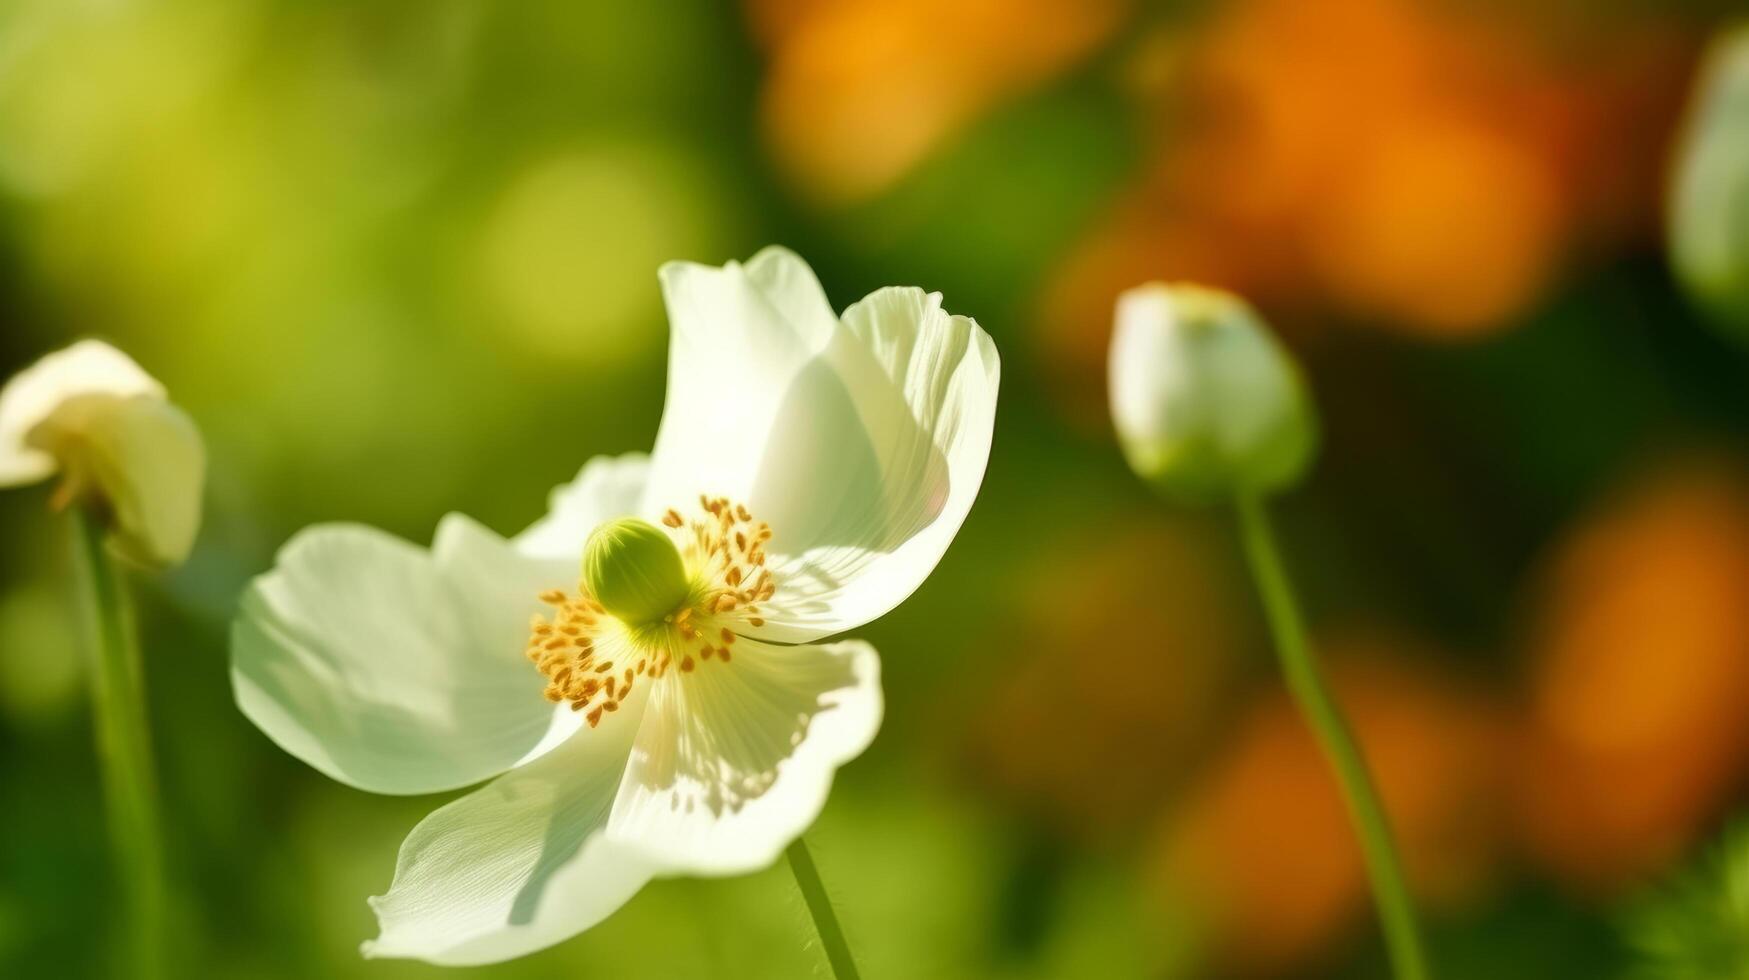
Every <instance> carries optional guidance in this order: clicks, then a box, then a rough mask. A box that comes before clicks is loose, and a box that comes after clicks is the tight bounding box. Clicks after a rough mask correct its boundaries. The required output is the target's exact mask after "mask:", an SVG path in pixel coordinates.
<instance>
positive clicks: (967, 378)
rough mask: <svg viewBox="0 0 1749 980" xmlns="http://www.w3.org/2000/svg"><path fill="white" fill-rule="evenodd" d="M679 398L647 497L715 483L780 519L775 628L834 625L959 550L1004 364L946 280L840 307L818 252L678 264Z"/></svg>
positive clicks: (824, 631)
mask: <svg viewBox="0 0 1749 980" xmlns="http://www.w3.org/2000/svg"><path fill="white" fill-rule="evenodd" d="M663 286H664V289H665V293H666V296H667V300H668V308H669V317H670V319H671V320H672V321H673V331H674V339H673V342H672V347H671V350H670V353H669V365H668V404H667V408H666V410H665V411H664V413H663V416H662V429H661V432H660V434H659V435H658V437H657V440H656V449H655V452H654V455H653V458H652V463H651V473H650V483H649V487H648V489H647V490H646V492H645V495H644V500H643V506H642V508H641V510H642V512H643V513H644V514H645V516H654V515H656V514H660V513H662V511H663V510H665V509H667V508H669V507H674V508H677V509H679V510H681V512H682V513H687V512H689V511H691V510H692V509H694V508H695V507H696V498H697V497H698V495H699V494H708V495H711V496H725V497H729V498H731V499H733V500H735V501H737V502H740V503H744V504H746V505H747V506H748V507H749V508H750V509H751V510H752V511H753V513H754V515H755V516H756V517H758V518H759V519H760V520H764V521H767V522H768V523H770V524H771V526H772V530H773V533H774V538H773V539H772V542H771V544H770V546H769V549H768V550H769V551H770V552H771V553H772V554H773V556H775V557H778V558H780V559H785V560H784V561H782V562H781V563H780V564H778V565H777V566H775V570H777V571H780V572H781V573H782V577H781V580H780V584H781V585H782V592H781V593H780V599H781V600H783V601H781V602H779V603H777V604H776V605H775V606H774V607H773V609H772V611H771V615H768V616H766V619H767V620H768V626H767V627H765V628H764V629H763V630H762V631H761V633H760V635H762V636H766V637H768V638H771V639H777V640H783V641H786V642H801V641H806V640H812V639H818V638H820V637H822V636H827V635H830V634H832V633H837V632H842V631H844V630H847V629H850V628H853V627H855V626H859V625H861V624H863V623H866V622H868V621H869V620H872V619H874V618H876V617H878V616H880V615H881V614H883V613H885V612H886V611H887V610H889V609H891V608H892V607H893V606H895V605H897V604H898V603H899V602H901V601H903V600H904V599H905V597H906V596H908V595H910V594H911V592H912V591H914V590H915V589H916V588H917V586H918V585H919V584H921V583H922V581H923V579H924V578H925V577H926V576H927V575H928V574H929V572H930V571H931V570H932V569H933V568H934V567H935V564H936V562H938V561H939V560H940V559H941V556H942V554H943V553H944V552H945V551H946V550H947V545H948V543H949V541H951V540H952V538H953V536H954V534H955V533H956V532H957V531H958V530H959V527H960V524H961V523H962V522H963V521H964V520H965V516H966V513H967V512H968V511H969V510H970V508H971V504H972V500H973V498H974V497H976V495H977V491H978V486H979V484H980V483H981V482H982V480H983V475H984V466H985V463H986V462H987V461H988V459H989V453H990V436H991V429H992V426H993V425H994V421H995V407H996V389H997V383H998V376H999V373H1000V367H999V363H998V359H997V356H996V350H995V345H994V344H992V343H991V341H990V338H989V335H988V334H986V333H984V331H983V330H982V329H980V328H979V327H978V325H977V324H976V323H975V322H974V321H972V320H970V319H967V318H965V317H956V316H950V315H949V314H948V313H946V312H945V311H944V310H942V308H941V297H940V295H939V294H935V293H928V294H926V293H924V292H923V291H922V290H919V289H885V290H881V291H879V292H876V293H874V294H873V295H871V296H869V297H868V298H867V299H865V300H863V301H862V302H861V303H858V304H856V305H855V306H852V307H851V308H850V309H849V310H847V311H846V312H845V315H844V318H843V320H842V321H839V320H838V319H837V318H835V317H833V316H832V313H831V308H830V306H829V305H828V304H827V302H826V299H825V297H824V295H823V294H822V293H821V290H820V285H819V283H818V281H817V280H815V278H814V276H813V273H812V272H811V271H809V269H808V267H807V265H806V264H805V263H803V262H802V260H801V259H799V258H797V257H796V256H795V255H793V254H792V253H790V252H787V251H783V250H780V249H766V250H765V251H763V252H761V253H759V255H758V256H756V257H755V258H754V259H753V260H752V261H751V262H749V263H748V264H747V265H746V266H745V267H743V266H739V265H737V264H735V263H730V264H729V265H728V266H725V267H724V268H721V269H711V268H707V267H703V266H695V265H671V266H669V267H667V268H665V269H664V270H663Z"/></svg>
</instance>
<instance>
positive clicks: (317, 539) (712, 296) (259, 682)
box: [232, 249, 998, 964]
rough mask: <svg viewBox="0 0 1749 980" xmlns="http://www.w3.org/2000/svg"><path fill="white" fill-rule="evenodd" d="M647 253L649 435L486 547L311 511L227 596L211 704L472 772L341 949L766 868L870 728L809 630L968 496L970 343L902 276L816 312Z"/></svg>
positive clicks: (815, 294)
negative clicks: (657, 355) (663, 330)
mask: <svg viewBox="0 0 1749 980" xmlns="http://www.w3.org/2000/svg"><path fill="white" fill-rule="evenodd" d="M661 278H662V286H663V291H664V294H665V296H666V300H667V304H668V310H669V317H670V319H671V321H672V325H673V341H672V346H671V350H670V357H669V374H668V402H667V407H666V410H665V411H664V414H663V418H662V425H661V430H660V432H659V434H658V435H657V438H656V447H655V450H654V452H653V453H652V454H651V455H650V456H649V457H644V456H621V457H618V458H598V459H595V460H593V461H591V462H590V463H589V464H588V465H586V466H585V467H584V468H583V470H582V473H581V474H580V475H579V476H578V478H577V479H576V480H575V481H574V482H572V483H571V484H569V485H567V486H564V487H560V488H559V489H558V490H556V491H554V493H553V496H552V500H551V503H550V513H549V514H548V515H547V516H546V517H545V518H544V519H542V520H541V521H539V522H537V523H536V524H535V525H534V526H533V527H530V528H529V529H528V530H527V531H525V532H523V533H522V534H521V535H519V536H518V537H516V538H515V539H514V540H511V541H504V540H502V539H500V538H498V537H497V536H495V535H493V534H492V533H491V532H490V531H487V530H486V529H485V528H483V527H481V526H480V525H478V524H476V523H474V522H473V521H471V520H469V519H468V518H466V517H462V516H460V515H455V514H452V515H450V516H448V517H446V518H444V520H443V521H442V523H441V524H440V525H439V526H438V529H437V535H436V540H435V542H434V543H433V545H432V548H431V550H430V551H426V550H423V549H420V548H417V547H414V546H412V545H409V544H406V543H404V542H402V541H400V540H397V539H395V538H393V537H390V536H388V535H386V534H383V533H381V532H378V531H374V530H371V529H369V528H365V527H356V526H343V525H335V526H324V527H317V528H312V529H309V530H306V531H304V532H303V533H301V534H299V535H298V536H297V537H295V538H294V539H293V540H292V541H291V542H289V543H288V544H287V545H286V546H285V548H284V550H283V551H282V552H281V553H280V556H279V560H278V565H277V567H276V568H275V569H274V571H273V572H271V573H270V574H268V575H265V576H263V577H261V578H260V579H258V580H257V581H256V582H255V584H254V586H253V587H252V588H251V589H250V590H249V592H248V594H247V595H246V597H245V598H244V600H243V608H242V612H241V614H240V616H239V618H238V620H237V622H236V624H235V629H234V635H233V668H232V676H233V681H234V684H235V688H236V695H237V701H238V704H239V705H240V706H241V708H242V710H243V711H244V713H245V714H247V715H248V716H249V717H250V719H252V720H253V721H254V722H255V723H256V724H257V725H259V726H260V727H261V729H262V730H263V731H265V732H266V733H267V734H268V735H269V736H271V737H272V738H273V739H274V740H275V741H276V742H278V743H279V744H280V745H281V746H282V747H284V748H285V749H286V750H287V751H289V752H291V753H292V754H294V755H296V756H298V757H299V758H301V759H303V760H305V761H306V762H308V763H309V764H311V765H312V766H315V767H316V768H318V769H320V770H321V771H323V772H325V773H327V774H328V775H330V776H332V777H334V778H335V779H338V780H341V781H343V782H346V783H349V784H351V785H354V786H357V787H360V788H362V789H368V790H373V791H376V792H381V793H431V792H437V791H439V790H446V789H452V788H455V787H460V786H466V785H468V784H470V783H474V782H478V781H480V780H482V779H487V778H490V777H494V776H495V777H497V778H496V779H494V780H493V781H492V782H491V783H490V784H488V785H486V786H485V787H483V788H481V789H479V790H477V791H475V792H474V793H472V794H470V795H467V796H464V797H462V798H461V799H459V800H457V801H455V802H453V803H450V804H449V805H447V806H445V807H442V808H441V809H439V810H437V811H436V812H435V813H433V814H432V815H431V816H429V817H428V818H426V819H425V821H424V822H422V823H420V824H419V826H418V827H416V828H415V829H414V830H413V833H412V835H411V836H410V837H409V838H408V839H407V841H406V843H405V844H404V845H403V846H402V848H401V855H400V860H399V862H398V864H397V867H396V869H395V879H394V883H393V884H392V885H391V886H390V888H389V891H388V893H387V894H386V895H383V896H381V897H379V898H376V899H373V900H372V903H371V904H372V906H373V907H374V908H375V910H376V913H377V916H378V919H379V922H380V926H381V930H382V934H381V935H380V936H379V937H378V938H377V939H376V940H374V941H372V942H370V943H367V944H366V945H365V952H366V954H367V955H374V956H404V957H416V958H420V959H425V960H429V961H432V962H436V963H446V964H466V963H484V962H491V961H497V960H503V959H507V958H510V957H513V956H518V955H521V954H524V953H528V952H531V951H533V950H537V949H540V948H542V947H545V946H548V945H551V944H553V943H556V942H559V941H560V940H562V939H565V938H567V937H569V936H572V935H575V934H576V933H578V932H580V931H582V930H584V929H587V928H588V927H590V926H591V925H593V924H594V923H596V922H598V921H600V920H601V919H602V918H604V917H605V916H607V915H609V914H610V913H612V912H613V911H614V910H615V909H617V908H618V907H619V906H620V905H621V904H623V903H624V902H625V901H626V900H627V899H629V898H630V897H631V896H632V895H633V894H634V893H635V892H637V890H638V889H639V888H641V887H642V886H643V885H644V883H645V882H646V881H649V880H650V879H651V878H653V877H657V876H671V875H682V874H695V875H729V874H738V873H743V872H747V871H752V870H755V869H758V868H761V867H764V866H766V865H768V864H770V863H771V862H772V861H774V860H775V859H776V858H777V857H778V856H779V855H780V854H781V853H782V852H783V850H784V848H785V847H786V846H788V844H789V843H790V842H791V841H793V840H794V839H795V838H796V837H797V836H798V835H799V834H801V832H802V831H803V830H804V829H805V828H806V827H807V826H808V825H809V824H810V823H811V822H812V821H813V820H814V818H815V816H816V815H817V814H818V813H819V811H820V808H821V807H822V806H823V805H824V803H825V799H826V795H827V791H828V788H829V785H830V783H831V780H832V775H833V773H834V771H835V770H836V769H837V767H838V766H839V765H841V764H843V763H844V762H846V761H848V760H849V759H851V758H853V757H855V756H856V755H857V754H859V753H860V752H861V751H862V750H863V749H864V748H865V747H866V746H867V745H868V744H869V741H870V740H871V739H872V738H873V737H874V733H875V730H876V728H877V727H878V726H879V723H880V716H881V704H882V702H881V692H880V685H879V661H878V658H877V657H876V655H875V652H874V650H873V649H872V648H870V647H869V645H868V644H866V643H862V642H859V641H855V640H849V641H839V642H822V641H823V640H825V639H826V638H827V637H830V636H832V635H834V634H838V633H841V632H843V631H845V630H849V629H852V628H854V627H856V626H859V625H862V624H864V623H867V622H868V621H870V620H872V619H874V618H875V617H877V616H880V615H881V614H883V613H885V612H886V611H887V610H889V609H891V608H892V607H893V606H895V605H897V604H898V603H899V602H901V601H902V600H903V599H905V597H906V596H908V595H909V594H910V593H911V592H912V590H914V589H915V588H916V587H917V586H918V585H919V584H920V583H921V582H922V581H923V579H924V578H925V577H926V576H927V575H928V574H929V572H930V571H931V570H932V569H933V568H934V566H935V564H936V562H937V561H938V560H939V559H940V558H941V556H942V554H943V552H944V551H945V550H946V548H947V546H948V542H949V541H950V540H951V539H952V537H953V535H954V534H955V533H956V532H957V530H958V529H959V527H960V524H961V522H962V521H963V520H964V519H965V516H966V513H967V511H968V510H969V508H970V507H971V504H972V499H973V497H974V496H975V495H976V493H977V490H978V486H979V483H980V482H981V481H982V479H983V474H984V466H985V462H986V460H987V459H988V456H989V449H990V436H991V426H992V423H993V417H994V412H995V401H996V386H997V377H998V364H997V357H996V351H995V348H994V346H993V345H992V344H991V342H990V338H989V337H988V335H986V334H985V333H984V332H983V330H981V329H979V327H978V326H977V324H976V323H974V322H973V321H971V320H969V319H966V318H964V317H957V316H950V315H948V314H947V313H946V312H945V311H943V310H942V308H941V302H940V297H939V295H937V294H925V293H924V292H922V291H921V290H918V289H884V290H881V291H879V292H876V293H874V294H873V295H871V296H869V297H868V298H867V299H864V300H863V301H862V302H860V303H858V304H856V305H854V306H852V307H851V308H850V309H849V310H847V311H846V312H845V314H844V316H843V318H842V319H840V318H839V317H837V316H835V315H834V314H833V312H832V309H831V307H830V306H829V305H828V303H827V301H826V298H825V296H824V294H823V293H822V291H821V289H820V285H819V283H818V282H817V281H816V280H815V278H814V275H813V273H812V272H811V271H810V270H809V269H808V267H807V265H806V264H805V263H803V262H802V261H801V260H800V259H799V258H797V257H796V256H795V255H793V254H791V253H789V252H787V251H783V250H779V249H767V250H765V251H763V252H761V253H759V255H757V256H756V257H754V258H753V260H752V261H750V262H748V263H747V264H746V265H745V266H742V265H739V264H735V263H731V264H729V265H728V266H726V267H724V268H720V269H717V268H708V267H704V266H698V265H690V264H671V265H668V266H666V267H665V268H664V269H663V270H662V276H661ZM611 421H612V420H594V421H593V422H588V421H583V422H579V423H578V424H594V425H601V424H611ZM560 434H561V435H562V433H560ZM628 516H629V517H635V518H639V519H640V520H636V521H626V520H623V518H626V517H628ZM655 527H660V529H661V530H660V531H659V532H656V531H654V530H653V529H654V528H655ZM597 532H599V533H597ZM585 550H587V551H588V557H587V559H586V560H584V561H583V565H584V570H583V571H584V579H585V582H583V583H578V571H579V561H580V559H584V553H585ZM675 553H678V555H679V556H680V561H679V562H678V563H674V562H672V560H671V559H672V556H673V555H674V554H675ZM677 576H678V577H677ZM573 583H577V585H576V588H572V585H573ZM676 596H679V597H680V599H679V601H678V602H675V598H676ZM652 610H657V611H660V610H666V611H665V612H661V614H660V615H656V613H654V612H652ZM531 616H532V617H533V619H532V626H531ZM531 660H532V661H533V663H531ZM555 701H557V702H558V703H557V706H556V707H555V705H554V702H555ZM500 774H502V775H500Z"/></svg>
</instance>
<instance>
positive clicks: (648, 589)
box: [528, 497, 777, 728]
mask: <svg viewBox="0 0 1749 980" xmlns="http://www.w3.org/2000/svg"><path fill="white" fill-rule="evenodd" d="M662 524H663V527H661V528H659V527H656V526H655V525H653V524H650V523H648V522H646V521H641V520H638V519H636V518H623V519H620V520H616V521H610V522H608V523H606V524H603V525H602V526H600V527H598V528H596V529H595V531H594V532H593V533H592V534H590V536H589V541H588V543H587V544H586V545H585V546H584V549H583V562H582V581H580V582H579V583H578V587H577V593H576V594H574V595H573V594H567V593H566V592H564V591H563V590H561V589H551V590H548V591H546V592H543V593H541V596H540V598H541V601H542V602H545V603H547V604H548V605H550V606H552V607H553V612H552V614H551V618H550V619H549V618H547V617H543V616H538V615H537V616H535V617H534V621H533V622H532V623H531V624H530V627H529V631H530V635H529V641H528V658H529V659H530V660H532V661H534V664H535V666H536V667H538V668H539V669H540V672H541V673H542V674H543V675H545V677H546V679H547V686H546V691H545V694H546V697H547V699H548V700H550V701H554V702H560V701H564V702H569V703H570V705H571V710H573V711H587V714H586V715H585V716H584V717H585V718H586V719H587V720H588V722H589V726H590V727H591V728H593V727H595V726H596V725H598V724H600V722H601V717H602V715H603V714H604V713H606V712H612V711H617V710H618V709H619V706H620V704H621V702H623V701H624V700H625V699H626V697H627V696H628V695H630V694H631V692H632V690H633V689H634V687H635V686H636V685H637V683H638V681H639V680H640V679H642V678H645V677H648V678H651V679H652V680H653V679H657V678H661V677H664V676H666V675H667V673H668V671H669V670H670V669H671V668H673V667H676V666H678V667H679V668H680V671H681V673H682V674H688V673H691V672H692V671H694V670H696V669H697V668H698V666H699V664H701V663H709V662H712V661H717V662H721V663H728V662H729V661H730V660H731V659H732V654H731V652H730V647H732V646H734V643H735V640H736V639H737V638H738V635H739V633H738V631H739V629H741V628H743V627H754V628H757V627H760V626H764V625H765V620H764V618H763V617H762V616H761V614H760V608H759V604H760V603H762V602H765V601H767V600H769V599H771V597H772V596H773V595H774V594H775V593H776V591H777V583H776V581H775V580H774V579H773V578H772V574H771V572H770V570H769V569H767V568H766V567H765V544H766V542H768V541H770V540H771V527H770V526H769V525H767V524H766V523H765V522H763V521H755V520H754V519H753V515H752V514H750V513H749V512H748V511H747V508H746V507H745V506H742V505H740V504H736V503H732V502H731V501H729V500H728V499H727V498H723V497H700V498H699V511H698V513H697V514H696V516H694V517H692V518H691V519H688V518H686V517H683V516H681V513H680V512H679V511H678V510H673V509H670V510H669V511H668V512H667V513H665V514H664V515H663V516H662ZM664 528H666V530H664Z"/></svg>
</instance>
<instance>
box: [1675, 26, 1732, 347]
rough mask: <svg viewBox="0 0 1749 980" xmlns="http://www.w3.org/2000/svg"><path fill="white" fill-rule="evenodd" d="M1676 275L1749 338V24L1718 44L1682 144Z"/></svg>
mask: <svg viewBox="0 0 1749 980" xmlns="http://www.w3.org/2000/svg"><path fill="white" fill-rule="evenodd" d="M1670 253H1671V262H1672V264H1673V265H1674V266H1675V270H1676V275H1677V278H1678V279H1679V280H1680V281H1681V282H1682V284H1683V286H1684V288H1686V289H1687V290H1688V292H1689V294H1690V295H1691V296H1692V297H1693V298H1694V299H1695V300H1696V301H1697V302H1698V303H1700V304H1701V305H1702V306H1703V307H1705V308H1706V309H1707V311H1708V312H1709V313H1711V314H1713V315H1714V316H1715V317H1716V318H1717V319H1718V321H1719V322H1720V323H1721V324H1724V325H1725V326H1727V327H1729V328H1731V329H1733V330H1734V331H1735V332H1736V333H1737V334H1738V336H1739V338H1740V339H1744V340H1749V24H1742V25H1739V26H1738V27H1736V28H1734V29H1732V30H1730V31H1727V32H1726V33H1725V34H1723V35H1721V36H1720V37H1719V38H1718V39H1717V40H1716V41H1714V42H1713V45H1712V48H1711V50H1710V52H1709V53H1708V55H1707V58H1706V62H1705V65H1704V67H1703V68H1702V70H1701V73H1700V83H1699V88H1698V90H1697V92H1696V95H1695V101H1694V104H1693V105H1692V106H1691V107H1690V109H1689V114H1688V120H1687V122H1686V123H1685V126H1684V132H1683V136H1682V139H1681V142H1680V144H1679V148H1678V154H1677V159H1676V167H1675V184H1674V186H1673V187H1672V193H1671V197H1670Z"/></svg>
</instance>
